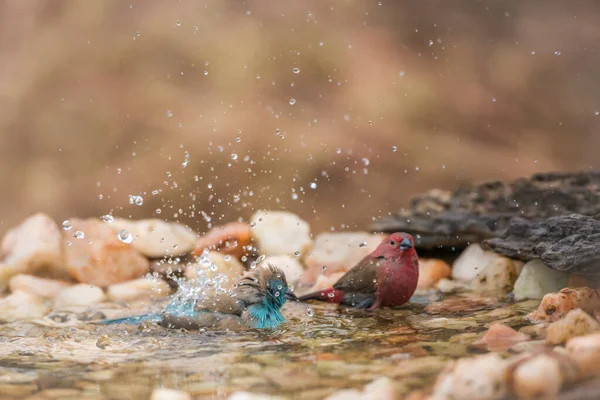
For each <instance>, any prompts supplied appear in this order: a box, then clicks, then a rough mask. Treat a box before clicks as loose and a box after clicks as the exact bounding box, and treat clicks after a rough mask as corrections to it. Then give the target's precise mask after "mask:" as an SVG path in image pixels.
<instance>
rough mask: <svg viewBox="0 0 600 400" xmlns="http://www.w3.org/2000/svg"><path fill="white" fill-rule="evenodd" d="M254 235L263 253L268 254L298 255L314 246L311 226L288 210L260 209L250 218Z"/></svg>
mask: <svg viewBox="0 0 600 400" xmlns="http://www.w3.org/2000/svg"><path fill="white" fill-rule="evenodd" d="M250 221H251V223H250V226H252V235H253V237H254V239H255V240H256V242H257V243H258V248H259V251H260V253H261V254H264V255H266V256H281V255H288V256H296V257H300V256H303V255H304V254H306V252H308V251H309V250H310V248H311V247H312V239H311V237H310V226H309V225H308V223H307V222H306V221H304V220H302V219H300V217H298V216H297V215H295V214H292V213H290V212H287V211H258V212H256V213H255V214H254V215H253V216H252V218H251V219H250Z"/></svg>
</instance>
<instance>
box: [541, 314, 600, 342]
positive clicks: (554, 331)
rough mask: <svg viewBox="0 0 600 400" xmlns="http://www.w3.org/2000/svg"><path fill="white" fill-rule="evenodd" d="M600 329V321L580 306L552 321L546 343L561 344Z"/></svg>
mask: <svg viewBox="0 0 600 400" xmlns="http://www.w3.org/2000/svg"><path fill="white" fill-rule="evenodd" d="M599 330H600V323H599V322H598V321H596V319H594V318H593V317H592V316H591V315H589V314H588V313H586V312H585V311H583V310H582V309H580V308H576V309H574V310H571V311H569V312H568V313H567V315H565V316H564V317H563V318H561V319H559V320H558V321H554V322H552V323H551V324H550V325H549V326H548V329H547V330H546V344H561V343H565V342H566V341H567V340H569V339H571V338H573V337H575V336H582V335H586V334H588V333H592V332H595V331H599Z"/></svg>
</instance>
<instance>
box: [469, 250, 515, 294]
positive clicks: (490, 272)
mask: <svg viewBox="0 0 600 400" xmlns="http://www.w3.org/2000/svg"><path fill="white" fill-rule="evenodd" d="M516 263H520V261H516V262H513V260H511V259H509V258H506V257H495V258H494V259H492V260H491V261H490V262H489V263H488V264H487V265H486V267H485V268H484V269H483V271H481V272H479V273H478V274H477V275H476V276H475V278H473V280H472V281H471V285H470V286H471V289H472V290H473V291H475V292H478V293H508V292H510V291H511V290H512V289H513V286H514V284H515V281H516V280H517V276H518V273H517V266H516V265H515V264H516Z"/></svg>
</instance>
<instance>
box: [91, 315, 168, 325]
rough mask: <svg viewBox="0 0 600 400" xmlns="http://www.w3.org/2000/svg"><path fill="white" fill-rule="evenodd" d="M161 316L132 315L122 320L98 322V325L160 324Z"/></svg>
mask: <svg viewBox="0 0 600 400" xmlns="http://www.w3.org/2000/svg"><path fill="white" fill-rule="evenodd" d="M162 318H163V317H162V315H161V314H142V315H134V316H131V317H124V318H115V319H105V320H104V321H99V322H98V324H101V325H116V324H132V325H137V324H139V323H141V322H144V321H148V322H160V321H162Z"/></svg>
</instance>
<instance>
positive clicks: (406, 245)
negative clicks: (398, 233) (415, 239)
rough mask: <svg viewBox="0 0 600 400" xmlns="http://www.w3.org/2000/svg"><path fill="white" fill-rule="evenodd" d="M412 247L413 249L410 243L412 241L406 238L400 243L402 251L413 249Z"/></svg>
mask: <svg viewBox="0 0 600 400" xmlns="http://www.w3.org/2000/svg"><path fill="white" fill-rule="evenodd" d="M412 247H413V245H412V243H411V242H410V239H408V238H404V239H402V241H401V242H400V250H408V249H412Z"/></svg>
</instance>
